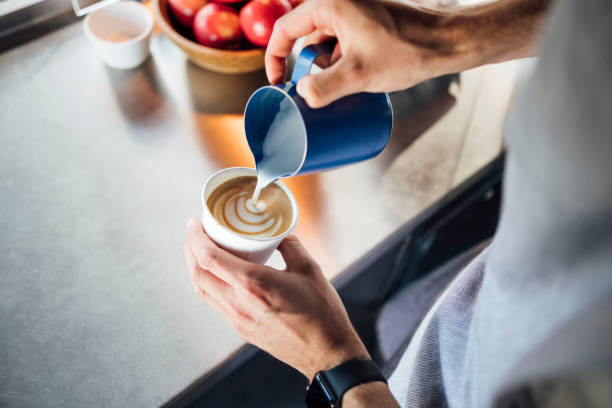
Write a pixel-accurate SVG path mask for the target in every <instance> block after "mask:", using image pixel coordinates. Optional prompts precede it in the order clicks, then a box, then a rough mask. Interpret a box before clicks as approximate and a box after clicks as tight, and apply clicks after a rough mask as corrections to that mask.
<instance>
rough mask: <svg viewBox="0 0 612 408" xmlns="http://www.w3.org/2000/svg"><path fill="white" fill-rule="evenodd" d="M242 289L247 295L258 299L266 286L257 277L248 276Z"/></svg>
mask: <svg viewBox="0 0 612 408" xmlns="http://www.w3.org/2000/svg"><path fill="white" fill-rule="evenodd" d="M244 289H245V290H246V291H247V293H249V294H251V295H253V296H256V297H260V296H262V295H263V294H264V293H265V292H266V285H265V284H264V282H263V281H262V280H261V279H260V278H259V277H257V276H250V277H249V278H247V280H246V282H245V285H244Z"/></svg>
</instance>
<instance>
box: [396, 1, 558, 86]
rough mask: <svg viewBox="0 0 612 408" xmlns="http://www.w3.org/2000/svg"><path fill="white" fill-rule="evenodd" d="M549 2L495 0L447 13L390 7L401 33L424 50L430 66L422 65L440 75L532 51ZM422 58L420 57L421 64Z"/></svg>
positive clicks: (527, 53)
mask: <svg viewBox="0 0 612 408" xmlns="http://www.w3.org/2000/svg"><path fill="white" fill-rule="evenodd" d="M550 3H551V0H499V1H496V2H493V3H489V4H485V5H482V6H474V7H464V8H456V9H453V10H452V11H448V12H436V11H424V10H422V9H420V10H417V9H414V8H409V7H406V6H399V5H397V4H393V5H389V7H390V14H391V15H392V16H393V20H394V22H395V25H396V30H397V31H398V34H399V36H400V38H402V39H403V40H404V42H405V43H407V44H411V45H415V44H421V45H422V46H423V48H424V49H427V50H429V52H430V54H431V59H430V62H431V64H432V65H431V66H425V67H422V69H427V70H428V71H430V72H432V73H436V74H438V75H442V74H447V73H450V72H460V71H463V70H466V69H469V68H473V67H476V66H479V65H484V64H488V63H496V62H502V61H507V60H511V59H516V58H522V57H527V56H531V55H533V54H534V51H535V44H536V39H537V36H538V32H539V30H540V28H541V26H542V23H543V21H544V18H545V15H546V11H547V10H548V6H549V5H550ZM441 55H443V56H444V58H443V61H441V59H440V56H441ZM442 62H443V63H442ZM406 63H409V61H406ZM427 63H428V61H427V58H424V59H423V61H422V64H423V65H427Z"/></svg>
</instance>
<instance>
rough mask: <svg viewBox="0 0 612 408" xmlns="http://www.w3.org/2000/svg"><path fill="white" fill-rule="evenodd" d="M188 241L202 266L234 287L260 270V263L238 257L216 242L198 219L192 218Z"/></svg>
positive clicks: (188, 228) (188, 229)
mask: <svg viewBox="0 0 612 408" xmlns="http://www.w3.org/2000/svg"><path fill="white" fill-rule="evenodd" d="M187 243H188V245H189V247H190V248H191V251H192V252H193V254H194V255H195V258H196V259H197V263H198V265H199V266H200V268H202V269H204V270H206V271H208V272H210V273H212V274H213V275H215V276H217V277H218V278H220V279H222V280H224V281H225V282H227V283H228V284H230V285H231V286H233V287H234V288H236V287H240V286H242V285H243V284H244V282H245V280H246V279H247V278H249V277H252V276H253V275H254V274H255V273H256V272H257V271H258V268H259V265H257V264H254V263H252V262H248V261H245V260H244V259H241V258H238V257H237V256H235V255H234V254H231V253H229V252H227V251H226V250H224V249H222V248H220V247H219V246H218V245H217V244H215V243H214V242H213V241H212V240H211V239H210V237H209V236H208V235H207V234H206V232H204V228H203V227H202V223H201V222H200V221H198V220H196V219H191V220H190V221H189V224H188V226H187Z"/></svg>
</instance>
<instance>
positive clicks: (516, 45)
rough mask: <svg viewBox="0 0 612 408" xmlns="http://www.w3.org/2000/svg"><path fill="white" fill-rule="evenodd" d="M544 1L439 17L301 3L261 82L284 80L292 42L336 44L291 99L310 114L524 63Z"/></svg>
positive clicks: (372, 4) (351, 4) (273, 42)
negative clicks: (471, 71) (325, 63)
mask: <svg viewBox="0 0 612 408" xmlns="http://www.w3.org/2000/svg"><path fill="white" fill-rule="evenodd" d="M548 3H549V0H499V1H496V2H494V3H492V4H487V5H484V6H478V7H472V8H468V9H465V10H463V9H462V10H461V11H454V12H449V13H440V12H433V11H425V10H422V9H416V8H414V7H410V6H407V5H404V4H398V3H391V2H389V3H387V2H384V1H372V0H306V1H305V2H304V3H302V4H301V5H300V6H298V7H296V8H295V9H294V10H292V11H291V12H289V13H288V14H286V15H284V16H283V17H281V18H280V19H278V20H277V21H276V24H275V26H274V31H273V33H272V36H271V37H270V42H269V43H268V47H267V49H266V72H267V75H268V80H269V81H270V82H271V83H273V84H275V83H279V82H281V81H282V80H283V78H284V76H285V70H286V58H287V57H288V56H289V54H290V53H291V49H292V47H293V45H294V43H295V41H296V40H297V39H298V38H299V37H303V36H308V38H307V40H306V43H317V42H322V41H325V40H328V39H330V38H335V39H337V41H338V43H337V46H336V49H335V51H334V53H333V55H332V57H331V59H330V62H331V66H329V67H328V68H326V69H324V70H323V71H322V72H320V73H317V74H311V75H306V76H305V77H304V78H302V79H301V80H300V81H299V82H298V85H297V91H298V93H299V94H300V95H301V96H302V97H303V98H304V99H305V100H306V102H307V103H308V105H310V106H311V107H313V108H318V107H321V106H325V105H327V104H329V103H330V102H333V101H334V100H336V99H338V98H340V97H342V96H345V95H348V94H351V93H356V92H362V91H367V92H381V91H386V92H388V91H395V90H400V89H406V88H409V87H411V86H413V85H416V84H418V83H419V82H422V81H424V80H426V79H429V78H433V77H436V76H440V75H444V74H448V73H454V72H460V71H463V70H465V69H468V68H472V67H475V66H478V65H482V64H486V63H491V62H500V61H504V60H508V59H513V58H518V57H523V56H528V55H531V53H532V51H533V45H534V39H535V37H536V33H537V31H538V29H539V26H540V20H541V17H542V16H543V14H544V11H545V9H546V6H547V4H548Z"/></svg>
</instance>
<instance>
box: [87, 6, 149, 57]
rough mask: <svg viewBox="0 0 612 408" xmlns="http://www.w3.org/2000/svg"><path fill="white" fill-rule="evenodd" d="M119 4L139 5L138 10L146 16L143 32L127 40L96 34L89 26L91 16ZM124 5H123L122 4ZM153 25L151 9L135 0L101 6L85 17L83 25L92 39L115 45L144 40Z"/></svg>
mask: <svg viewBox="0 0 612 408" xmlns="http://www.w3.org/2000/svg"><path fill="white" fill-rule="evenodd" d="M119 4H124V5H125V4H130V6H129V7H137V9H138V10H140V11H139V12H140V13H141V15H144V16H145V19H146V27H145V28H144V29H143V30H142V32H141V33H140V34H138V35H137V36H135V37H134V38H130V39H129V40H125V41H118V42H117V41H109V40H107V39H105V38H102V37H100V36H98V35H96V34H95V33H94V32H93V31H92V29H91V27H90V26H89V23H90V20H91V17H92V16H93V15H95V14H96V13H99V12H102V11H103V10H104V9H109V8H110V7H116V6H117V5H119ZM122 7H123V6H122ZM153 25H154V21H153V17H152V16H151V14H150V13H149V11H148V10H147V8H146V7H145V6H144V5H142V4H141V3H139V2H137V1H135V0H122V1H118V2H116V3H113V4H109V5H108V6H105V7H102V8H99V9H97V10H94V11H92V12H91V13H89V14H87V16H85V19H84V20H83V27H84V29H85V33H86V34H87V36H88V37H89V38H91V39H93V40H94V41H99V42H101V43H104V44H111V45H113V46H117V47H119V46H124V45H130V44H134V43H137V42H140V41H142V40H144V39H145V38H147V37H148V36H149V35H150V34H151V31H153Z"/></svg>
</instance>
